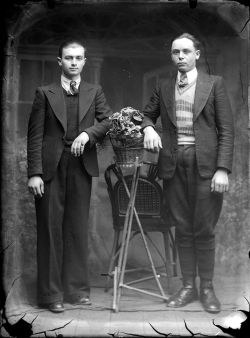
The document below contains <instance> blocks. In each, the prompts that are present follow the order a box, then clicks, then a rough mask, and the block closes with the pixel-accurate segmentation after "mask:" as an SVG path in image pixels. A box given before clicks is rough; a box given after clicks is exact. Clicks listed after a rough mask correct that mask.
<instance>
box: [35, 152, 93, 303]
mask: <svg viewBox="0 0 250 338" xmlns="http://www.w3.org/2000/svg"><path fill="white" fill-rule="evenodd" d="M91 182H92V179H91V177H90V176H89V175H88V173H87V172H86V170H85V169H84V167H83V165H82V164H81V163H80V160H79V158H77V157H74V156H73V155H71V153H70V148H68V149H65V151H64V152H63V154H62V157H61V160H60V162H59V165H58V168H57V172H56V174H55V176H54V177H53V179H52V180H51V181H49V182H47V183H45V192H44V195H43V197H42V198H39V199H36V216H37V264H38V302H39V303H51V302H56V301H63V299H64V300H67V298H69V299H73V298H74V299H77V298H79V297H82V296H85V295H88V294H89V281H88V264H87V263H88V217H89V204H90V194H91Z"/></svg>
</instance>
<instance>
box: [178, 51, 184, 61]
mask: <svg viewBox="0 0 250 338" xmlns="http://www.w3.org/2000/svg"><path fill="white" fill-rule="evenodd" d="M183 57H184V53H183V52H182V51H180V53H179V59H183Z"/></svg>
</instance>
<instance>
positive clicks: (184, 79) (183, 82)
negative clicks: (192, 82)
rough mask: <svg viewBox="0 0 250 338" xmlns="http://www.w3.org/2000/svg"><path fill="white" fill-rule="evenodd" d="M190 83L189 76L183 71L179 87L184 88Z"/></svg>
mask: <svg viewBox="0 0 250 338" xmlns="http://www.w3.org/2000/svg"><path fill="white" fill-rule="evenodd" d="M187 85H188V78H187V74H186V73H181V76H180V81H179V83H178V86H179V88H184V87H185V86H187Z"/></svg>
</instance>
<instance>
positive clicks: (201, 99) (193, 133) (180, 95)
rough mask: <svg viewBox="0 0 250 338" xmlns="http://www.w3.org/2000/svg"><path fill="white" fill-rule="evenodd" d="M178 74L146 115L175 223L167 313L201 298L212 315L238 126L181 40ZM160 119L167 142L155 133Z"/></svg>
mask: <svg viewBox="0 0 250 338" xmlns="http://www.w3.org/2000/svg"><path fill="white" fill-rule="evenodd" d="M171 57H172V61H173V63H174V65H175V66H176V68H177V74H175V75H174V76H173V77H172V78H169V79H167V80H166V81H163V82H162V83H160V84H159V86H158V87H157V88H156V89H155V90H154V92H153V94H152V97H151V98H150V101H149V103H148V105H146V107H145V109H144V114H145V119H144V122H143V128H144V134H145V137H144V145H145V148H147V149H149V150H154V149H160V154H159V163H158V165H159V176H160V177H161V178H163V182H164V186H163V187H164V197H165V200H166V204H167V206H168V210H169V214H170V217H171V220H172V223H173V225H174V226H175V227H176V242H177V247H178V253H179V261H180V268H181V273H182V277H183V287H182V288H181V289H180V290H179V291H178V292H177V294H175V295H174V296H172V297H171V298H170V300H169V302H168V306H169V307H182V306H184V305H186V304H188V303H190V302H192V301H194V300H196V299H197V298H198V292H197V287H196V276H197V275H198V276H199V278H200V301H201V303H202V305H203V307H204V309H205V310H206V311H208V312H211V313H217V312H219V311H220V302H219V300H218V299H217V297H216V295H215V292H214V289H213V283H212V281H213V275H214V263H215V225H216V223H217V221H218V218H219V215H220V211H221V207H222V199H223V195H222V194H223V193H224V192H226V191H228V188H229V181H228V174H229V173H230V172H231V170H232V159H233V143H234V128H233V118H232V113H231V108H230V104H229V100H228V98H227V94H226V90H225V87H224V84H223V80H222V78H221V77H219V76H213V75H208V74H204V73H202V72H199V71H197V69H196V61H197V60H198V59H199V57H200V50H199V42H198V41H197V40H196V39H195V38H194V37H193V36H192V35H190V34H187V33H185V34H183V35H181V36H179V37H177V38H176V39H174V40H173V42H172V47H171ZM159 116H161V121H162V130H163V133H162V138H160V137H159V135H158V134H157V132H156V131H155V129H154V124H155V123H156V120H157V118H158V117H159Z"/></svg>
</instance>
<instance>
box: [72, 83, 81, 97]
mask: <svg viewBox="0 0 250 338" xmlns="http://www.w3.org/2000/svg"><path fill="white" fill-rule="evenodd" d="M78 93H79V91H78V89H77V88H76V81H70V94H71V95H77V94H78Z"/></svg>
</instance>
